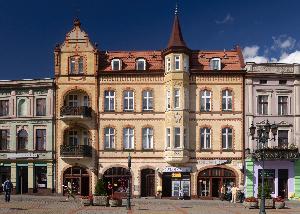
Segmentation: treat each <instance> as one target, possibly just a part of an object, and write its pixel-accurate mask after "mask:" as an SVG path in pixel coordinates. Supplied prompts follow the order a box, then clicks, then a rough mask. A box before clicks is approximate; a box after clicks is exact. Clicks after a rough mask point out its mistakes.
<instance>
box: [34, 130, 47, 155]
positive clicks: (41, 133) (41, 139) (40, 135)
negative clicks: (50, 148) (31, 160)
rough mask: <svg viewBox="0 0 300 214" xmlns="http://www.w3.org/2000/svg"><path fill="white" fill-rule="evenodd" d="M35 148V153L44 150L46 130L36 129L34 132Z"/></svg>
mask: <svg viewBox="0 0 300 214" xmlns="http://www.w3.org/2000/svg"><path fill="white" fill-rule="evenodd" d="M35 142H36V146H35V149H36V150H37V151H45V150H46V129H37V130H36V140H35Z"/></svg>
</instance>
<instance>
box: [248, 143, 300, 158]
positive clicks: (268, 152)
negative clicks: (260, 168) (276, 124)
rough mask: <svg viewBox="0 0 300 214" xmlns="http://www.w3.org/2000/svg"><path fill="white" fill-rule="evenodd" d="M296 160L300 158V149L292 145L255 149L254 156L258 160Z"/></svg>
mask: <svg viewBox="0 0 300 214" xmlns="http://www.w3.org/2000/svg"><path fill="white" fill-rule="evenodd" d="M262 156H263V158H264V160H282V159H285V160H296V159H299V158H300V154H299V149H298V148H297V147H296V146H294V145H291V146H289V147H287V146H286V147H273V148H264V149H258V150H255V151H254V152H253V153H252V157H253V158H254V159H256V160H261V159H262Z"/></svg>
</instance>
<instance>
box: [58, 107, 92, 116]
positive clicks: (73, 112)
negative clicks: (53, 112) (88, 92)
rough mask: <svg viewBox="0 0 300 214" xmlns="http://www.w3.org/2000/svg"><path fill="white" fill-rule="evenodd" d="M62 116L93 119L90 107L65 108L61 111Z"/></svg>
mask: <svg viewBox="0 0 300 214" xmlns="http://www.w3.org/2000/svg"><path fill="white" fill-rule="evenodd" d="M60 115H61V116H82V117H91V116H92V108H91V107H88V106H77V107H73V106H63V107H61V109H60Z"/></svg>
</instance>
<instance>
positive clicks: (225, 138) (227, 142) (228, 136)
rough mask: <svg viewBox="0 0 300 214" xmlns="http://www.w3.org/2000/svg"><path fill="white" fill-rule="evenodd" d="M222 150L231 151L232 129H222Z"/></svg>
mask: <svg viewBox="0 0 300 214" xmlns="http://www.w3.org/2000/svg"><path fill="white" fill-rule="evenodd" d="M222 148H223V149H232V129H231V128H223V129H222Z"/></svg>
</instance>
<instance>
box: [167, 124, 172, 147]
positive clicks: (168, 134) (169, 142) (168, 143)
mask: <svg viewBox="0 0 300 214" xmlns="http://www.w3.org/2000/svg"><path fill="white" fill-rule="evenodd" d="M166 146H167V148H170V147H171V129H170V128H166Z"/></svg>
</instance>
